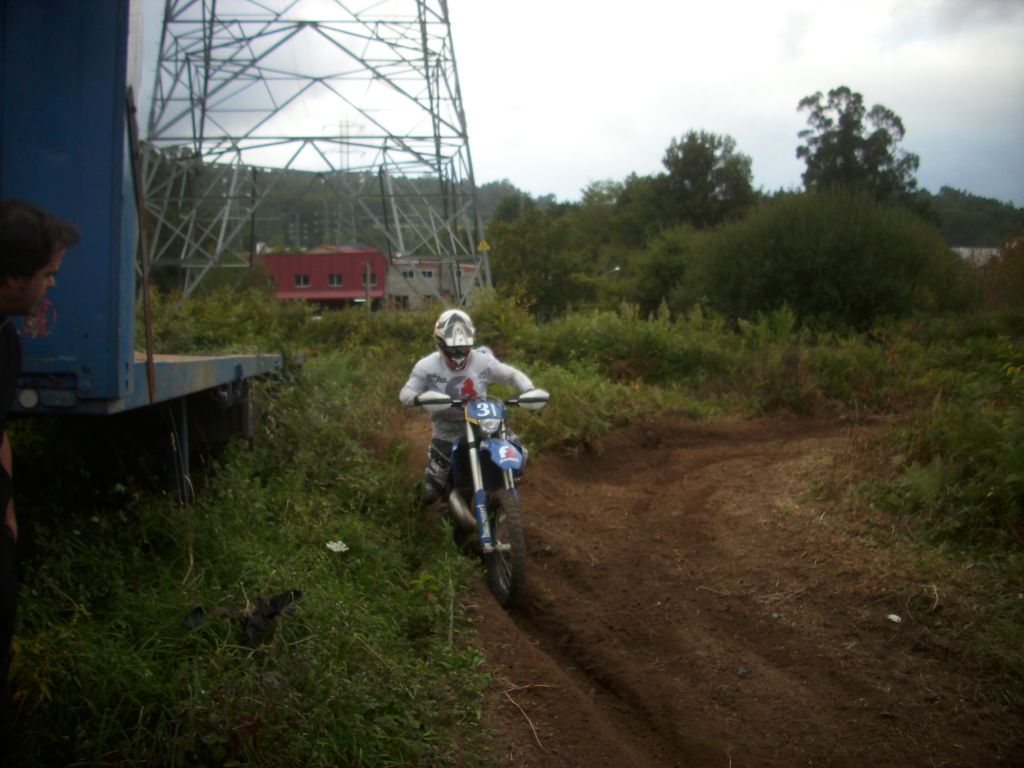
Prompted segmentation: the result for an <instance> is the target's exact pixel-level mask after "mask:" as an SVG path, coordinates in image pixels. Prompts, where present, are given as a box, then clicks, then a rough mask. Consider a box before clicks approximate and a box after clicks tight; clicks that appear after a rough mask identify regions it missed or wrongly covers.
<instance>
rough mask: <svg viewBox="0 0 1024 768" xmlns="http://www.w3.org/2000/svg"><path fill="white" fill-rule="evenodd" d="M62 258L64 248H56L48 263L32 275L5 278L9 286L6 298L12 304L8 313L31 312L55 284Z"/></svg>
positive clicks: (20, 313) (25, 313)
mask: <svg viewBox="0 0 1024 768" xmlns="http://www.w3.org/2000/svg"><path fill="white" fill-rule="evenodd" d="M63 260H64V249H63V248H58V249H57V250H56V251H54V253H53V256H52V257H51V258H50V261H49V263H48V264H47V265H46V266H45V267H43V268H42V269H40V270H39V271H38V272H36V273H35V274H34V275H31V276H30V277H9V278H7V284H8V287H9V288H10V293H9V294H8V299H9V301H10V303H11V305H12V306H11V308H10V312H9V314H12V315H28V314H31V312H32V310H33V309H35V307H36V305H37V304H38V303H39V302H40V301H42V300H43V296H45V295H46V291H47V289H48V288H52V287H53V286H54V285H56V284H57V279H56V278H57V272H59V271H60V263H61V261H63Z"/></svg>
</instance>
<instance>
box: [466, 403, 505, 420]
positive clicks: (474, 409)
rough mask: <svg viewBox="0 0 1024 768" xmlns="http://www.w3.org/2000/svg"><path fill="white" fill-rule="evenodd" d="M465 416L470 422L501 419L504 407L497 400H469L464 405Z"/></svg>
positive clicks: (503, 414) (503, 415)
mask: <svg viewBox="0 0 1024 768" xmlns="http://www.w3.org/2000/svg"><path fill="white" fill-rule="evenodd" d="M466 416H467V417H469V419H471V420H472V421H479V420H480V419H502V418H504V417H505V405H504V404H503V403H502V402H501V401H499V400H470V401H469V403H468V404H467V405H466Z"/></svg>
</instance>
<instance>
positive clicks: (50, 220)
mask: <svg viewBox="0 0 1024 768" xmlns="http://www.w3.org/2000/svg"><path fill="white" fill-rule="evenodd" d="M81 235H82V233H81V232H79V231H78V227H76V226H75V225H74V224H72V223H71V222H70V221H65V220H64V219H60V218H58V217H56V216H54V215H53V214H52V213H50V212H49V211H44V210H43V209H42V208H40V207H39V206H38V205H34V204H33V203H29V202H27V201H25V200H19V199H17V198H15V197H0V276H4V277H30V276H32V275H34V274H35V273H36V272H38V271H39V270H40V269H42V268H43V267H45V266H46V265H47V263H48V262H49V261H50V259H51V258H53V254H54V253H56V252H57V251H58V250H59V249H61V248H70V247H71V246H72V245H74V244H75V243H77V242H78V239H79V238H80V237H81Z"/></svg>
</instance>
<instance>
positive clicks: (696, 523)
mask: <svg viewBox="0 0 1024 768" xmlns="http://www.w3.org/2000/svg"><path fill="white" fill-rule="evenodd" d="M876 428H877V427H876V426H873V425H872V424H870V423H860V424H853V423H843V422H840V421H836V420H824V419H822V420H796V419H781V420H778V419H773V420H759V421H742V422H741V421H736V422H725V423H714V424H694V423H693V422H690V421H687V420H685V419H683V418H681V417H679V418H673V417H666V418H665V419H664V420H662V421H659V422H657V423H648V424H641V425H636V426H633V427H631V428H629V429H627V430H625V431H622V432H620V433H617V434H615V435H613V436H611V437H609V438H607V439H605V440H604V441H603V442H602V444H601V446H599V448H600V450H598V451H592V452H589V453H585V454H582V455H579V456H559V455H553V454H547V455H544V456H542V457H540V458H539V459H538V460H537V461H535V462H534V463H533V464H532V465H531V466H530V467H529V468H528V471H527V475H526V477H525V478H524V482H523V484H522V487H521V497H522V500H523V514H524V518H525V522H526V536H527V542H528V549H529V563H530V570H529V573H528V586H527V593H526V597H525V599H524V600H523V604H522V605H521V606H520V607H518V608H516V609H514V610H512V611H511V612H506V611H504V610H502V609H501V608H500V607H498V606H497V604H496V603H495V602H494V601H493V600H492V599H490V598H489V595H488V593H487V592H486V589H485V588H484V587H483V586H482V585H481V586H480V587H478V588H477V589H476V591H474V592H473V593H472V594H471V596H470V598H469V600H468V603H469V606H468V607H469V610H470V615H471V617H472V619H473V621H474V623H475V625H476V628H477V632H478V637H479V642H480V644H481V647H482V649H483V650H484V652H485V654H486V657H487V663H486V664H487V669H488V671H489V672H490V673H491V675H492V682H491V685H490V688H489V690H488V692H487V695H486V699H485V702H484V711H485V719H486V723H487V725H488V726H489V727H491V728H493V729H494V730H495V731H496V733H497V736H496V738H495V739H494V741H493V743H494V752H493V754H492V755H491V756H490V758H489V760H490V761H491V762H492V764H493V765H496V766H531V767H532V768H548V767H551V768H554V767H555V766H586V767H588V768H589V767H591V766H631V767H633V768H639V767H644V766H652V767H660V766H697V767H702V766H721V768H743V767H744V766H787V767H788V766H856V767H858V768H860V767H861V766H999V765H1003V766H1011V765H1013V766H1021V765H1024V726H1022V723H1024V712H1022V711H1021V710H1020V708H1019V706H1015V704H1014V702H1019V701H1020V700H1021V697H1020V696H1018V695H1015V692H1013V691H1008V690H1007V687H1006V686H1007V685H1008V684H1007V683H1006V681H1005V680H1004V679H1001V678H998V677H996V676H994V675H993V674H991V672H989V671H987V670H985V669H984V668H982V665H981V664H980V663H979V662H977V661H975V660H974V658H975V657H974V656H973V655H972V654H971V653H969V652H968V649H963V648H957V647H956V646H955V645H951V644H950V643H949V642H948V641H944V640H941V639H940V635H939V634H937V633H936V632H935V631H934V628H935V626H937V625H938V624H941V619H942V618H943V616H944V614H943V613H942V611H943V610H944V609H946V606H947V601H948V597H947V594H946V591H945V589H946V588H945V586H944V585H937V584H935V583H934V582H932V581H931V580H930V579H931V577H929V576H925V575H923V574H921V573H915V571H914V568H913V566H911V565H910V564H909V563H910V559H909V558H908V556H907V555H906V553H905V552H902V550H901V548H900V547H899V546H896V545H894V544H892V543H891V542H888V541H886V540H885V538H884V537H880V536H878V535H877V526H878V525H879V524H880V523H879V521H877V520H863V519H860V520H856V519H851V517H850V515H849V514H845V515H844V514H839V513H838V512H837V511H836V510H834V509H831V508H830V506H829V504H828V503H826V502H823V501H820V497H819V496H816V495H814V494H811V493H808V490H809V488H811V487H812V485H813V484H814V483H816V482H821V481H827V480H831V479H835V478H836V477H837V476H840V475H842V474H843V473H847V472H850V471H851V468H852V467H853V466H854V463H853V461H852V457H853V456H854V455H855V454H856V452H857V451H858V450H859V447H860V446H861V445H862V444H863V441H864V440H865V439H866V438H867V437H869V436H870V435H871V434H872V432H873V431H874V430H875V429H876ZM815 499H819V500H815ZM945 616H946V617H949V614H948V613H947V614H946V615H945ZM949 619H951V617H949V618H948V619H947V620H949ZM1016 693H1019V691H1018V692H1016Z"/></svg>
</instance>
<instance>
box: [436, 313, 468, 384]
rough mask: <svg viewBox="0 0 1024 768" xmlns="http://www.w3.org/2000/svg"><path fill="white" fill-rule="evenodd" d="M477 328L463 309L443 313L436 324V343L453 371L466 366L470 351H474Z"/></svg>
mask: <svg viewBox="0 0 1024 768" xmlns="http://www.w3.org/2000/svg"><path fill="white" fill-rule="evenodd" d="M475 334H476V329H475V328H474V327H473V321H472V320H470V319H469V315H467V314H466V313H465V312H463V311H462V310H461V309H449V310H446V311H444V312H442V313H441V316H440V317H439V318H437V322H436V323H435V324H434V343H435V344H437V349H438V351H439V352H440V353H441V357H443V358H444V361H445V363H447V365H448V367H449V368H451V369H452V370H453V371H461V370H462V369H463V368H465V367H466V361H467V360H469V353H470V352H472V351H473V337H474V335H475Z"/></svg>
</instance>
